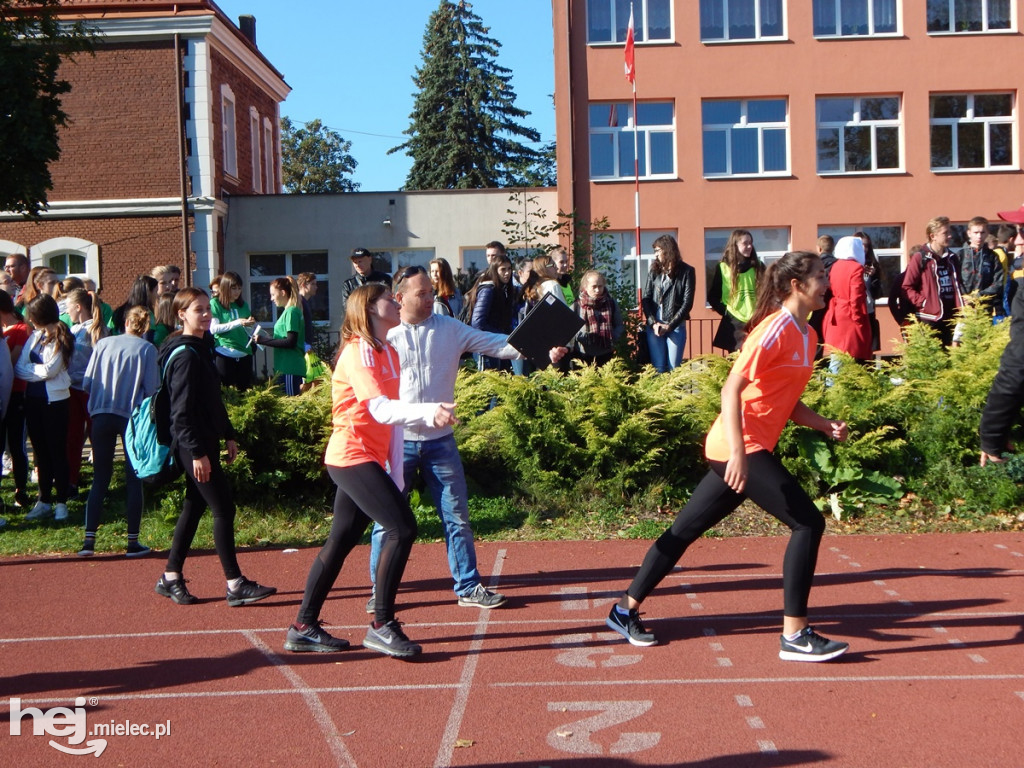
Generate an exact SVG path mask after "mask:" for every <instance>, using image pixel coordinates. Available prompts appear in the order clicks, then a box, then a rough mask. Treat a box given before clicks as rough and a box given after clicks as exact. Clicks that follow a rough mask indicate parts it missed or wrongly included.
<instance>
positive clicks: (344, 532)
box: [284, 283, 455, 657]
mask: <svg viewBox="0 0 1024 768" xmlns="http://www.w3.org/2000/svg"><path fill="white" fill-rule="evenodd" d="M398 323H399V314H398V304H397V303H396V302H395V300H394V299H393V298H392V296H391V291H390V290H389V289H388V287H387V286H386V285H384V284H383V283H368V284H366V285H363V286H360V287H359V288H356V289H355V290H354V291H353V292H352V294H351V295H350V296H349V299H348V304H347V305H346V309H345V322H344V323H343V324H342V326H341V339H342V341H341V343H342V347H341V351H340V352H339V354H338V360H337V362H336V363H335V367H334V375H333V376H332V377H331V401H332V406H331V422H332V431H331V438H330V441H329V442H328V444H327V455H326V457H325V459H324V462H325V464H326V465H327V473H328V474H329V475H330V476H331V480H333V481H334V484H335V485H337V486H338V490H337V493H336V494H335V497H334V520H333V522H332V523H331V532H330V534H329V535H328V537H327V541H326V542H325V543H324V546H323V549H321V550H320V554H318V555H317V557H316V559H315V560H314V561H313V565H312V567H311V568H310V570H309V576H308V577H307V579H306V590H305V592H304V593H303V596H302V605H301V606H300V607H299V614H298V617H297V618H296V620H295V623H294V624H292V625H291V627H289V628H288V636H287V638H286V639H285V644H284V647H285V650H288V651H294V652H297V653H301V652H304V651H320V652H330V651H341V650H344V649H345V648H347V647H348V645H349V644H348V641H347V640H343V639H340V638H336V637H332V636H331V635H329V634H328V633H327V632H325V631H324V629H323V627H322V626H321V624H320V618H319V617H320V609H321V608H322V607H323V604H324V600H326V598H327V593H328V592H329V591H330V589H331V587H333V586H334V582H335V580H337V578H338V574H339V573H340V572H341V566H342V564H343V563H344V562H345V558H346V557H347V556H348V553H349V552H351V551H352V548H353V547H355V545H356V544H358V543H359V541H360V539H361V538H362V536H363V533H364V531H365V530H366V527H367V526H368V525H369V524H370V521H371V520H372V521H374V522H376V523H380V525H381V526H383V527H384V547H383V549H382V550H381V555H380V561H379V563H378V566H377V574H376V585H377V587H376V600H375V601H374V605H375V611H374V621H373V622H372V623H371V624H370V626H369V628H368V629H367V630H366V638H365V639H364V640H363V646H364V647H366V648H370V649H372V650H375V651H380V652H381V653H385V654H387V655H389V656H399V657H405V656H413V655H415V654H417V653H419V652H420V650H421V648H420V646H419V645H417V644H416V643H413V642H412V641H411V640H409V638H408V637H406V635H405V633H404V632H403V631H402V628H401V626H400V625H399V623H398V622H397V621H396V620H395V593H396V592H397V591H398V584H399V582H400V581H401V580H402V573H403V572H404V571H405V564H406V562H407V561H408V559H409V550H410V549H411V548H412V543H413V541H414V540H415V539H416V518H415V517H414V516H413V513H412V510H411V509H410V507H409V502H408V501H407V500H406V498H405V496H404V495H403V494H402V487H401V485H402V482H403V479H402V435H401V425H403V424H424V425H427V426H432V427H444V426H447V425H449V424H453V423H455V404H454V403H415V404H414V403H403V402H400V401H399V400H398V390H399V382H400V373H399V365H398V353H396V352H395V349H394V348H393V347H392V346H391V345H390V344H388V343H387V341H386V339H387V335H388V331H389V330H391V329H392V328H394V327H395V326H397V325H398ZM396 433H397V434H396ZM388 470H390V473H389V471H388ZM389 474H390V476H389Z"/></svg>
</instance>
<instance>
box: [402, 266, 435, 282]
mask: <svg viewBox="0 0 1024 768" xmlns="http://www.w3.org/2000/svg"><path fill="white" fill-rule="evenodd" d="M425 274H427V270H426V269H424V268H423V267H421V266H420V265H419V264H413V265H412V266H411V267H405V268H404V269H402V270H400V271H399V272H398V274H397V275H395V282H396V283H400V282H402V281H403V280H408V279H409V278H410V277H412V276H413V275H425Z"/></svg>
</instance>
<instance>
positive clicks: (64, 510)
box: [53, 501, 68, 520]
mask: <svg viewBox="0 0 1024 768" xmlns="http://www.w3.org/2000/svg"><path fill="white" fill-rule="evenodd" d="M53 519H54V520H67V519H68V505H67V504H64V503H62V502H59V501H58V502H57V503H56V504H55V505H54V507H53Z"/></svg>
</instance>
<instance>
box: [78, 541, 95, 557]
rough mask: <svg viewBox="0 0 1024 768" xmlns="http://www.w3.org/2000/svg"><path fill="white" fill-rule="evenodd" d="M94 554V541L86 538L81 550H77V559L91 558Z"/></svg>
mask: <svg viewBox="0 0 1024 768" xmlns="http://www.w3.org/2000/svg"><path fill="white" fill-rule="evenodd" d="M95 554H96V539H92V538H87V539H86V540H85V543H83V544H82V548H81V549H80V550H78V556H79V557H92V556H93V555H95Z"/></svg>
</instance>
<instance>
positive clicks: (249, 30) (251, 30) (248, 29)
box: [238, 15, 256, 45]
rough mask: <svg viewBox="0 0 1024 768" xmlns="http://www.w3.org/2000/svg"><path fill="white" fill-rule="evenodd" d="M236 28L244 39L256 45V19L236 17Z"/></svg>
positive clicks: (252, 17)
mask: <svg viewBox="0 0 1024 768" xmlns="http://www.w3.org/2000/svg"><path fill="white" fill-rule="evenodd" d="M238 28H239V29H240V30H242V34H243V35H245V37H246V39H247V40H248V41H249V42H250V43H252V44H253V45H256V17H255V16H248V15H246V16H239V17H238Z"/></svg>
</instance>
